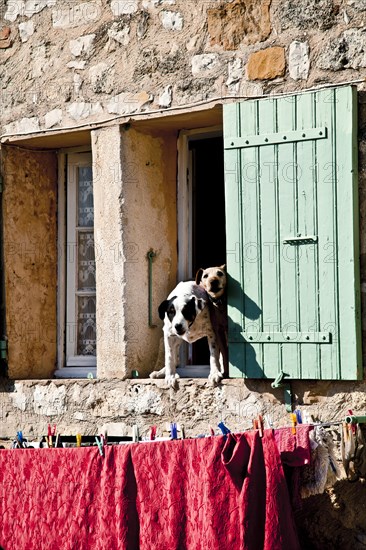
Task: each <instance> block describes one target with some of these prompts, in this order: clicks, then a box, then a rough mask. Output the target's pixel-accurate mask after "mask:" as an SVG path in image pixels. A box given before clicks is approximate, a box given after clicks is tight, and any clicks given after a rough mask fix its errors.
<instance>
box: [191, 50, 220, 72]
mask: <svg viewBox="0 0 366 550" xmlns="http://www.w3.org/2000/svg"><path fill="white" fill-rule="evenodd" d="M218 65H219V60H218V56H217V55H216V54H214V53H204V54H199V55H194V56H193V57H192V74H193V76H203V77H207V76H210V74H211V73H212V72H213V71H215V70H216V69H217V67H218Z"/></svg>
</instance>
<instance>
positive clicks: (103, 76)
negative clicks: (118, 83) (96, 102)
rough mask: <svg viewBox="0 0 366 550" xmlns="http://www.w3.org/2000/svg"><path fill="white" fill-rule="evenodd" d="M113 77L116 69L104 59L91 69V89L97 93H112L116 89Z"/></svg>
mask: <svg viewBox="0 0 366 550" xmlns="http://www.w3.org/2000/svg"><path fill="white" fill-rule="evenodd" d="M113 77H114V69H113V68H112V67H111V66H110V65H109V64H108V63H104V62H103V61H101V62H100V63H97V65H94V66H93V67H90V69H89V78H90V85H91V89H92V91H93V92H94V93H96V94H100V93H106V94H110V93H111V92H112V91H113V89H114V85H113Z"/></svg>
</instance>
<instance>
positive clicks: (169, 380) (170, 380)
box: [165, 373, 179, 389]
mask: <svg viewBox="0 0 366 550" xmlns="http://www.w3.org/2000/svg"><path fill="white" fill-rule="evenodd" d="M178 379H179V374H177V373H175V374H168V375H167V376H166V377H165V384H166V385H167V386H169V387H170V388H173V389H177V387H178Z"/></svg>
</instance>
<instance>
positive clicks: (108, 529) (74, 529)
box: [0, 430, 299, 550]
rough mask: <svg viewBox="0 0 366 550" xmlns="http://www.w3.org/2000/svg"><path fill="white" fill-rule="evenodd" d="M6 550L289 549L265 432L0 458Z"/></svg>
mask: <svg viewBox="0 0 366 550" xmlns="http://www.w3.org/2000/svg"><path fill="white" fill-rule="evenodd" d="M0 546H2V547H3V548H4V549H5V550H33V549H34V550H134V549H141V550H168V549H169V550H173V549H176V550H186V549H187V550H215V549H217V550H234V549H235V550H236V549H244V550H257V549H258V550H259V549H263V550H282V549H283V548H289V549H291V550H297V549H298V548H299V544H298V541H297V536H296V531H295V528H294V523H293V518H292V512H291V508H290V503H289V497H288V493H287V488H286V483H285V479H284V475H283V470H282V466H281V462H280V457H279V453H278V450H277V448H276V445H275V442H274V438H273V435H272V431H270V430H268V431H265V434H264V437H263V438H262V439H261V438H259V435H258V433H257V432H246V433H244V434H238V435H236V436H234V435H232V434H230V435H229V436H228V437H227V438H224V437H213V438H205V439H188V440H184V441H162V442H155V443H138V444H131V445H123V446H122V445H120V446H118V445H115V446H108V447H107V448H105V456H104V457H101V456H100V455H99V452H98V450H97V449H96V448H95V447H93V448H91V447H89V448H87V447H85V448H79V449H28V450H2V451H0Z"/></svg>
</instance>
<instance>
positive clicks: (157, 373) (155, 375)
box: [149, 370, 165, 378]
mask: <svg viewBox="0 0 366 550" xmlns="http://www.w3.org/2000/svg"><path fill="white" fill-rule="evenodd" d="M149 376H150V378H164V377H165V372H161V371H160V370H154V371H153V372H151V373H150V374H149Z"/></svg>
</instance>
